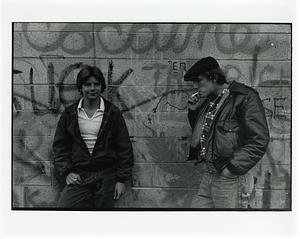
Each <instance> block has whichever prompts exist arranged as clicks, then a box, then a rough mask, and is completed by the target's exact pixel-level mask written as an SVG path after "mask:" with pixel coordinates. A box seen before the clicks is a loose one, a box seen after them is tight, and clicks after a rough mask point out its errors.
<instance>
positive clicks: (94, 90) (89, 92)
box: [81, 76, 101, 100]
mask: <svg viewBox="0 0 300 239" xmlns="http://www.w3.org/2000/svg"><path fill="white" fill-rule="evenodd" d="M81 92H82V95H83V97H85V98H87V99H90V100H93V99H97V98H98V97H99V96H100V94H101V83H100V82H99V81H98V80H97V79H96V77H94V76H90V77H89V78H88V79H87V80H86V81H85V83H84V84H83V85H82V89H81Z"/></svg>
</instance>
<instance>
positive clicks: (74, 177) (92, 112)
mask: <svg viewBox="0 0 300 239" xmlns="http://www.w3.org/2000/svg"><path fill="white" fill-rule="evenodd" d="M77 88H78V90H79V92H80V94H81V95H82V97H81V98H80V99H79V100H78V101H77V102H76V103H74V104H72V105H71V106H69V107H67V108H66V109H65V110H64V112H63V113H62V115H61V117H60V119H59V121H58V124H57V128H56V132H55V136H54V141H53V153H54V166H55V169H56V171H57V172H58V173H59V175H60V177H62V178H63V181H64V183H65V186H64V188H63V190H62V192H61V194H60V198H59V200H58V202H57V206H58V207H60V208H95V209H101V208H112V207H113V206H114V199H115V200H117V199H119V198H120V196H121V195H122V194H124V192H125V182H126V181H127V180H128V179H129V178H130V176H131V169H132V166H133V152H132V145H131V142H130V139H129V134H128V130H127V127H126V124H125V121H124V119H123V116H122V113H121V112H120V110H119V109H118V108H117V107H116V106H115V105H113V104H112V103H111V102H109V101H107V100H106V99H105V98H103V97H102V96H101V93H103V91H104V90H105V88H106V84H105V79H104V77H103V74H102V72H101V71H100V69H99V68H97V67H95V66H84V67H83V68H82V69H81V70H80V72H79V73H78V76H77Z"/></svg>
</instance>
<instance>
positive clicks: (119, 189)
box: [114, 182, 126, 200]
mask: <svg viewBox="0 0 300 239" xmlns="http://www.w3.org/2000/svg"><path fill="white" fill-rule="evenodd" d="M125 190H126V186H125V184H124V183H121V182H117V183H116V187H115V193H114V199H116V200H118V199H119V198H120V197H121V196H122V195H123V194H124V193H125Z"/></svg>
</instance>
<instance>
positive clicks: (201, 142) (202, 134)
mask: <svg viewBox="0 0 300 239" xmlns="http://www.w3.org/2000/svg"><path fill="white" fill-rule="evenodd" d="M229 93H230V92H229V90H228V88H225V89H224V90H223V91H222V92H221V93H220V94H219V95H218V96H217V97H216V98H215V99H214V100H212V101H211V102H210V103H209V104H208V107H207V108H206V109H205V111H204V117H202V116H203V114H201V112H200V114H199V115H198V119H197V122H196V125H195V128H194V130H193V134H192V140H191V147H193V148H196V147H200V158H204V157H205V154H206V143H207V138H208V133H209V129H210V127H211V125H212V122H213V120H214V118H215V115H216V113H217V112H218V110H219V108H220V106H221V105H222V104H223V102H224V100H225V99H226V98H227V96H228V95H229Z"/></svg>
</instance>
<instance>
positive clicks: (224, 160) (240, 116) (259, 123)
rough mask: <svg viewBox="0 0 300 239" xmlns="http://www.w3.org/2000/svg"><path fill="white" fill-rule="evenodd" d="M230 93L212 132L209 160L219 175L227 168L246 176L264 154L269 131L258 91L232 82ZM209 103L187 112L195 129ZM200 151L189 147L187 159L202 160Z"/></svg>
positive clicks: (214, 122) (209, 144) (206, 102)
mask: <svg viewBox="0 0 300 239" xmlns="http://www.w3.org/2000/svg"><path fill="white" fill-rule="evenodd" d="M229 92H230V94H229V96H228V97H227V98H226V99H225V101H224V102H223V105H222V106H221V107H220V109H219V110H218V112H217V113H216V115H215V118H214V120H213V123H212V125H211V128H210V130H209V134H208V139H207V142H208V143H207V145H206V147H207V155H206V160H211V161H212V162H213V165H214V166H215V168H216V169H217V171H219V172H221V171H222V170H223V169H224V168H225V167H227V168H228V169H229V171H230V172H231V173H232V174H235V175H243V174H245V173H247V172H248V171H249V170H250V169H251V168H252V167H253V166H254V165H255V164H256V163H257V162H258V161H259V160H260V159H261V158H262V157H263V155H264V154H265V152H266V149H267V146H268V143H269V129H268V124H267V120H266V116H265V110H264V107H263V105H262V102H261V99H260V97H259V94H258V92H257V91H256V90H255V89H253V88H251V87H248V86H246V85H244V84H242V83H238V82H236V81H233V82H231V84H230V85H229ZM208 103H209V99H206V100H205V101H204V102H203V104H201V106H200V107H199V108H198V109H196V110H189V111H188V119H189V122H190V125H191V127H192V129H194V126H195V124H196V121H197V117H198V116H199V115H200V114H204V113H205V108H206V106H207V104H208ZM198 150H199V148H192V147H190V150H189V155H188V160H195V159H196V160H199V159H198Z"/></svg>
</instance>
